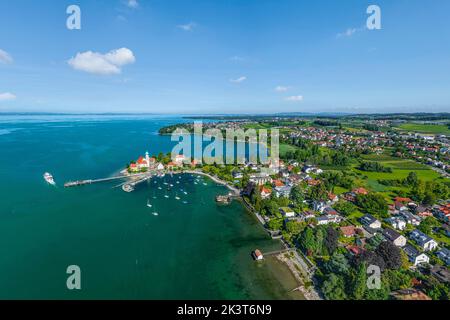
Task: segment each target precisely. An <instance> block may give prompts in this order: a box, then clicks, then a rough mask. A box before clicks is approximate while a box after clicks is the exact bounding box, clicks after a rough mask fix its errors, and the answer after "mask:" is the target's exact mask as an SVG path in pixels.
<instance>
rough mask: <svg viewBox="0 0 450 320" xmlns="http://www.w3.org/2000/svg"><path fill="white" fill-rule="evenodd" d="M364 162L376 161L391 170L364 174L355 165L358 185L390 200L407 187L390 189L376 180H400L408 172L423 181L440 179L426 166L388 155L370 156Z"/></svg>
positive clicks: (354, 169)
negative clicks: (395, 193) (379, 193)
mask: <svg viewBox="0 0 450 320" xmlns="http://www.w3.org/2000/svg"><path fill="white" fill-rule="evenodd" d="M364 159H365V160H368V161H378V162H379V163H380V164H381V165H383V166H385V167H389V168H391V169H392V172H391V173H388V172H366V171H361V170H358V169H357V168H356V167H357V166H356V165H354V166H353V171H354V172H356V173H357V174H358V175H359V178H358V182H359V184H362V185H366V186H367V187H368V188H369V189H370V190H373V191H376V192H381V193H382V194H383V195H384V196H385V197H386V199H392V196H393V195H394V194H393V193H394V192H395V191H400V190H403V191H407V190H408V188H407V187H390V186H385V185H382V184H380V183H379V182H378V180H400V179H404V178H406V177H407V176H408V174H409V173H410V172H415V173H416V174H417V177H418V178H419V179H420V180H423V181H432V180H437V179H439V178H440V175H439V173H437V172H435V171H433V170H431V169H430V168H429V167H428V166H426V165H423V164H420V163H417V162H415V161H412V160H405V159H400V158H394V157H391V156H389V155H385V154H384V155H370V156H365V157H364Z"/></svg>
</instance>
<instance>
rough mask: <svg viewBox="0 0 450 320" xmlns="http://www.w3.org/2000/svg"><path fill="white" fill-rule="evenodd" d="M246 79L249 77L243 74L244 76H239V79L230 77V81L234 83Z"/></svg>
mask: <svg viewBox="0 0 450 320" xmlns="http://www.w3.org/2000/svg"><path fill="white" fill-rule="evenodd" d="M245 80H247V77H245V76H242V77H239V78H237V79H230V82H232V83H242V82H244V81H245Z"/></svg>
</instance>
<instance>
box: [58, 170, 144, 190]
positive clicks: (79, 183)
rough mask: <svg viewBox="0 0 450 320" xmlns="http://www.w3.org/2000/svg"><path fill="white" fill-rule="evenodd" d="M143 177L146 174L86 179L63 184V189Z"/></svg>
mask: <svg viewBox="0 0 450 320" xmlns="http://www.w3.org/2000/svg"><path fill="white" fill-rule="evenodd" d="M144 175H145V176H147V175H148V173H145V174H138V175H132V176H129V175H122V176H115V177H110V178H102V179H86V180H77V181H69V182H66V183H64V188H71V187H78V186H83V185H87V184H94V183H101V182H108V181H113V180H119V179H130V178H134V177H142V176H144ZM146 179H148V177H146ZM146 179H145V180H146ZM141 180H142V179H140V180H139V182H140V181H141Z"/></svg>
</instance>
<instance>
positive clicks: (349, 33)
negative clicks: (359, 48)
mask: <svg viewBox="0 0 450 320" xmlns="http://www.w3.org/2000/svg"><path fill="white" fill-rule="evenodd" d="M364 30H366V27H361V28H348V29H347V30H345V31H344V32H340V33H338V34H337V35H336V38H349V37H351V36H353V35H354V34H355V33H357V32H361V31H364Z"/></svg>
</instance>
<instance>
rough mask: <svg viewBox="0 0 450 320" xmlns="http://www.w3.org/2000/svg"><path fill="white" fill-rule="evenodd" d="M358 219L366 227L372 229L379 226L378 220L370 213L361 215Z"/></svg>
mask: <svg viewBox="0 0 450 320" xmlns="http://www.w3.org/2000/svg"><path fill="white" fill-rule="evenodd" d="M359 220H360V222H361V223H362V224H363V225H364V226H366V227H369V228H372V229H379V228H381V222H380V221H379V220H377V219H376V218H375V217H374V216H372V215H371V214H366V215H365V216H363V217H361V218H360V219H359Z"/></svg>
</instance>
